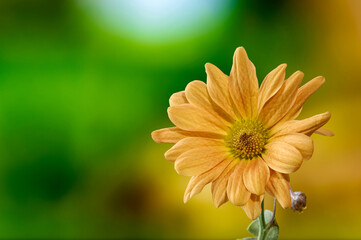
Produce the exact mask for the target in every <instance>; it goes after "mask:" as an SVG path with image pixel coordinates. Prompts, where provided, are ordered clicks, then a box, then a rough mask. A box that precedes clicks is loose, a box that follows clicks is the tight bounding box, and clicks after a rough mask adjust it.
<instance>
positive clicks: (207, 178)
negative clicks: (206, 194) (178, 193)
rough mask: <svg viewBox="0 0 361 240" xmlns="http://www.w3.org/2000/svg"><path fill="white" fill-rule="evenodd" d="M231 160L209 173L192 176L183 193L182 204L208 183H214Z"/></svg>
mask: <svg viewBox="0 0 361 240" xmlns="http://www.w3.org/2000/svg"><path fill="white" fill-rule="evenodd" d="M233 160H234V159H233V158H231V157H229V158H227V159H225V160H224V161H222V162H221V163H219V164H218V165H217V166H215V167H214V168H212V169H210V170H209V171H207V172H204V173H202V174H200V175H197V176H193V177H192V178H191V180H190V181H189V183H188V186H187V189H186V191H185V193H184V203H186V202H188V201H189V199H191V198H192V197H193V196H194V195H196V194H198V193H200V192H201V191H202V190H203V188H204V187H205V186H206V185H207V184H208V183H210V182H213V181H215V180H216V179H217V178H218V177H219V175H221V173H222V172H223V171H224V169H225V168H226V167H227V166H228V165H229V164H230V163H231V162H232V161H233Z"/></svg>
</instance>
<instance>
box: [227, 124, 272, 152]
mask: <svg viewBox="0 0 361 240" xmlns="http://www.w3.org/2000/svg"><path fill="white" fill-rule="evenodd" d="M268 138H269V136H268V129H266V128H265V127H264V126H263V124H262V123H261V122H259V121H257V120H240V121H237V122H236V123H235V124H234V125H233V126H232V127H231V129H230V131H229V133H228V135H227V137H226V143H227V146H228V147H229V148H230V150H231V152H232V154H233V155H234V156H236V157H239V158H240V159H252V158H254V157H256V156H260V155H261V154H262V152H263V151H264V146H265V145H266V143H267V140H268Z"/></svg>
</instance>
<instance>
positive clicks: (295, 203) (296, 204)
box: [290, 190, 306, 212]
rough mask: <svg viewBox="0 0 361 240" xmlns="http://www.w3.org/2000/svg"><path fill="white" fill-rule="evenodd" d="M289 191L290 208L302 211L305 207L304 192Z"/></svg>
mask: <svg viewBox="0 0 361 240" xmlns="http://www.w3.org/2000/svg"><path fill="white" fill-rule="evenodd" d="M290 192H291V200H292V201H291V209H292V210H293V211H297V212H303V210H305V209H306V194H304V193H303V192H292V190H291V191H290Z"/></svg>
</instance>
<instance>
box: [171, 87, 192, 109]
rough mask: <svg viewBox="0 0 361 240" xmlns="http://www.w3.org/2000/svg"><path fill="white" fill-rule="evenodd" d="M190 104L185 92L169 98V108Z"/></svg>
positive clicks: (174, 94)
mask: <svg viewBox="0 0 361 240" xmlns="http://www.w3.org/2000/svg"><path fill="white" fill-rule="evenodd" d="M185 103H188V100H187V98H186V94H185V91H180V92H176V93H173V94H172V96H170V98H169V106H171V107H172V106H177V105H180V104H185Z"/></svg>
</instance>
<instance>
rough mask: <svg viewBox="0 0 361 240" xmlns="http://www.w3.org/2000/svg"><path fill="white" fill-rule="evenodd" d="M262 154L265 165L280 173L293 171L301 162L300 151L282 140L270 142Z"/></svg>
mask: <svg viewBox="0 0 361 240" xmlns="http://www.w3.org/2000/svg"><path fill="white" fill-rule="evenodd" d="M265 148H266V151H265V153H263V154H262V157H263V159H264V160H265V161H266V163H267V165H268V166H269V167H270V168H272V169H273V170H275V171H278V172H281V173H293V172H295V171H296V170H297V169H299V168H300V166H301V164H302V159H303V157H302V155H301V153H300V152H299V151H298V150H297V149H296V148H295V147H293V146H292V145H290V144H288V143H284V142H270V143H268V144H267V145H266V147H265Z"/></svg>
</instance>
